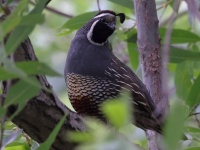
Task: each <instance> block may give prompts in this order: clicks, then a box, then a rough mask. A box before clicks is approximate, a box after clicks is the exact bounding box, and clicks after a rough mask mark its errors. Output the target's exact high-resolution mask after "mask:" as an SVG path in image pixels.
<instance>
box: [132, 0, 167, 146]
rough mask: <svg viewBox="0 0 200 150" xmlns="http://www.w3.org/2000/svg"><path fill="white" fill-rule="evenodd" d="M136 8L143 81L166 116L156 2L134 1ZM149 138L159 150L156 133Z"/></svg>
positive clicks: (150, 142) (150, 134)
mask: <svg viewBox="0 0 200 150" xmlns="http://www.w3.org/2000/svg"><path fill="white" fill-rule="evenodd" d="M134 7H135V13H136V22H137V29H138V37H137V38H138V41H137V44H138V49H139V52H140V61H141V66H142V73H143V80H144V83H145V84H146V87H147V89H148V90H149V92H150V94H151V96H152V98H153V100H154V102H155V104H156V105H157V108H158V110H157V112H159V113H162V114H163V115H164V114H165V110H166V108H168V102H166V101H162V90H161V87H162V77H161V75H162V74H161V69H162V65H161V64H162V62H161V52H160V37H159V33H158V18H157V12H156V4H155V0H134ZM160 119H161V118H160ZM147 136H148V140H149V149H150V150H157V149H158V148H157V146H156V143H155V133H152V132H147Z"/></svg>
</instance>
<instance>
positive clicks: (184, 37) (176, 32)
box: [159, 28, 200, 44]
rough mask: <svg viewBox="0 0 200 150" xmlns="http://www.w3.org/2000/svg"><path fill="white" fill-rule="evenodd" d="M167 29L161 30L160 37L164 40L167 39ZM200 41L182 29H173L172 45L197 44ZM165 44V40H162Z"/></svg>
mask: <svg viewBox="0 0 200 150" xmlns="http://www.w3.org/2000/svg"><path fill="white" fill-rule="evenodd" d="M166 31H167V29H165V28H160V30H159V32H160V36H161V38H162V39H164V38H165V35H166ZM198 41H200V37H199V36H198V35H197V34H195V33H192V32H190V31H186V30H182V29H173V31H172V35H171V43H172V44H179V43H195V42H198ZM162 42H164V40H162Z"/></svg>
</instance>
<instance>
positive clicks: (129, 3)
mask: <svg viewBox="0 0 200 150" xmlns="http://www.w3.org/2000/svg"><path fill="white" fill-rule="evenodd" d="M109 1H110V2H113V3H115V4H118V5H120V6H124V7H127V8H130V9H132V10H133V9H134V7H133V1H132V0H123V1H122V0H109Z"/></svg>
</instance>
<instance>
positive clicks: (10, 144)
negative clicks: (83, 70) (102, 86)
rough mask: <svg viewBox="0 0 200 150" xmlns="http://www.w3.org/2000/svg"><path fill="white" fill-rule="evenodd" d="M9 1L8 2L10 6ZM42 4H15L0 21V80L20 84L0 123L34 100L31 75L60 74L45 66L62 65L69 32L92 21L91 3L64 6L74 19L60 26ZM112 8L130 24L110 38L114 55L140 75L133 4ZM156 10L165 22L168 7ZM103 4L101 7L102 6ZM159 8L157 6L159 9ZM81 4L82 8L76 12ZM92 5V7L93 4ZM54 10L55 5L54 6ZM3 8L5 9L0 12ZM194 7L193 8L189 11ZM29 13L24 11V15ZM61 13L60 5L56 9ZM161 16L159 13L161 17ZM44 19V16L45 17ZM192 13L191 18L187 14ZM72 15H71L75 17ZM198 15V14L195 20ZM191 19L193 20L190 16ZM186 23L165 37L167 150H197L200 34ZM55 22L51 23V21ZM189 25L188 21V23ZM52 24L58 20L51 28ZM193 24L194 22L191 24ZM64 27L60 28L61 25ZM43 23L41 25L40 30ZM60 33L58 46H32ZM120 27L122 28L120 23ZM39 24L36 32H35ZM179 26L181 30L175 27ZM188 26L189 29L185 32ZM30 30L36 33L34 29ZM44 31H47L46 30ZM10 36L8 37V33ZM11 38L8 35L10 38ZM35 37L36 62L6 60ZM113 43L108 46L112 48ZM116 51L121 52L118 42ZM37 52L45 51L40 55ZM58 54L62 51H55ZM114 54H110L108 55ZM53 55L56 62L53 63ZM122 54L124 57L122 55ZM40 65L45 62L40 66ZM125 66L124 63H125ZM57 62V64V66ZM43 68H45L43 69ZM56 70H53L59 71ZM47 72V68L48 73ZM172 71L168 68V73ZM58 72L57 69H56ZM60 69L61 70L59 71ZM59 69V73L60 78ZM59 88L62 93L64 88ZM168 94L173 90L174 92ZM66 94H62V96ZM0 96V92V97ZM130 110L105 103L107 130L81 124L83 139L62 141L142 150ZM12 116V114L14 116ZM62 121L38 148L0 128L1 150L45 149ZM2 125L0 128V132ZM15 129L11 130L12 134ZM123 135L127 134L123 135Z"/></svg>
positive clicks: (106, 149) (126, 0)
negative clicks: (168, 40) (0, 133)
mask: <svg viewBox="0 0 200 150" xmlns="http://www.w3.org/2000/svg"><path fill="white" fill-rule="evenodd" d="M11 1H12V0H11ZM46 1H47V0H45V1H37V2H38V3H37V4H36V5H35V6H30V5H29V1H28V0H23V1H19V3H18V5H17V6H16V7H15V9H14V10H13V12H12V13H11V14H10V15H9V16H7V17H6V19H4V21H3V22H1V24H0V33H1V34H0V41H1V43H0V44H1V45H0V63H1V64H2V65H1V66H0V80H9V79H20V81H19V82H18V83H17V84H15V86H13V87H12V88H11V89H10V90H9V92H8V94H7V97H6V100H5V104H4V105H2V106H1V107H0V117H1V118H3V117H4V116H5V113H6V110H7V108H8V107H9V106H10V105H12V104H18V106H19V109H18V111H17V112H19V111H20V110H21V109H22V108H23V107H24V106H25V104H26V102H27V100H28V99H30V98H32V97H34V96H36V95H37V94H38V93H39V91H40V90H41V88H42V87H40V84H39V83H38V82H37V80H35V78H33V77H31V76H32V75H37V74H44V75H49V76H59V75H60V74H59V73H57V72H56V71H54V70H52V69H51V68H56V69H57V68H58V67H52V66H51V65H52V64H51V61H52V60H56V62H59V61H62V59H60V56H61V55H63V51H64V53H66V50H67V49H68V48H66V47H69V44H68V43H70V40H71V36H73V35H74V33H73V31H76V30H77V29H78V28H80V27H81V26H82V25H83V24H84V23H85V22H87V21H88V20H89V19H90V18H92V17H93V16H94V15H95V14H96V11H90V10H91V6H92V4H91V5H90V4H89V3H91V0H90V1H89V2H88V4H85V3H87V2H85V1H84V2H78V1H73V2H65V3H72V4H73V7H74V8H75V11H73V10H72V9H69V10H70V11H69V12H70V13H74V14H75V13H76V12H78V11H79V12H78V14H80V15H76V16H75V17H73V18H71V19H68V20H67V21H63V20H65V19H63V18H62V17H60V16H54V14H53V13H49V12H45V14H43V13H42V11H43V8H44V5H45V4H46ZM109 1H110V2H112V3H113V4H117V5H112V3H111V4H110V5H109V9H111V8H112V9H113V10H116V11H117V12H119V11H121V9H122V8H121V6H123V9H122V11H123V12H126V13H127V18H128V20H129V21H131V27H130V23H127V24H129V26H128V27H127V26H126V25H124V26H120V27H119V30H120V31H119V32H118V33H116V35H115V36H116V38H117V40H119V39H120V40H119V41H121V39H123V40H124V41H123V42H124V43H125V44H124V45H126V46H125V48H124V51H120V53H122V55H126V54H127V55H129V60H130V61H128V63H127V64H128V65H131V66H132V68H133V69H134V70H137V71H138V70H139V72H140V70H141V68H140V65H139V52H138V50H137V44H136V43H137V31H136V30H135V29H133V25H134V24H135V20H134V19H133V18H135V16H133V14H132V13H133V1H132V0H123V1H120V0H109ZM156 2H157V3H156V4H157V7H160V6H161V10H160V9H159V10H158V16H159V21H160V22H161V23H162V22H166V20H167V18H168V14H171V13H172V6H173V3H174V2H172V1H167V2H166V3H164V4H165V5H163V2H162V3H161V2H160V1H156ZM105 3H106V4H107V2H105ZM160 3H161V4H160ZM82 4H85V5H84V6H85V7H80V6H82ZM93 4H96V1H93ZM55 5H56V4H55ZM5 7H7V6H5ZM193 7H194V6H193ZM27 8H28V9H29V10H28V9H27ZM59 8H60V9H61V5H59ZM161 11H162V13H161ZM1 13H3V10H2V9H1ZM48 13H49V14H48ZM193 13H194V12H193ZM76 14H77V13H76ZM196 15H198V14H196ZM196 15H194V16H196ZM188 17H190V19H192V18H191V13H190V15H189V16H188V14H187V13H186V14H183V17H181V16H180V17H179V16H178V17H177V19H176V22H175V27H174V28H173V32H172V35H171V45H170V55H169V57H170V64H169V71H170V72H169V74H170V77H169V86H170V88H171V89H172V94H171V96H170V106H171V107H170V114H169V116H168V119H167V122H166V126H165V131H164V141H163V145H162V146H164V147H165V148H166V149H167V150H180V149H183V150H197V149H200V144H199V143H200V140H199V139H200V129H199V126H200V124H199V119H200V117H199V106H198V105H199V102H200V94H199V93H200V92H199V89H200V69H199V68H200V63H199V61H200V49H199V47H200V36H199V35H200V34H199V30H198V29H197V27H195V25H196V26H198V25H199V22H197V21H196V20H193V21H192V24H190V22H188V21H186V20H188ZM54 19H55V20H54ZM193 19H194V18H193ZM57 20H59V21H58V22H57ZM195 21H196V22H197V23H196V24H195ZM64 22H65V23H64ZM42 23H43V25H41V24H42ZM63 23H64V25H63V26H62V28H61V29H62V30H63V31H62V32H60V33H59V35H64V36H65V37H66V36H67V38H62V37H61V36H60V37H56V39H59V41H56V40H50V42H49V41H45V42H43V43H42V44H41V43H40V44H38V43H37V42H35V41H39V42H40V41H42V40H44V39H43V38H47V39H48V38H49V35H50V34H51V33H52V30H53V28H54V29H56V28H58V26H60V25H61V24H63ZM125 23H126V22H125ZM38 24H40V26H37V25H38ZM180 25H181V26H180ZM188 26H189V27H190V28H188ZM35 27H36V28H35ZM48 28H50V29H48ZM167 29H168V27H167V26H166V25H165V24H164V25H162V26H161V28H160V30H159V33H160V37H161V43H162V44H163V45H164V44H165V43H163V41H164V40H163V39H164V38H165V35H166V31H167ZM11 31H12V32H11ZM10 32H11V33H10ZM8 33H10V36H9V37H7V42H6V44H5V45H4V44H3V43H4V38H5V36H6V35H7V34H8ZM34 34H36V35H37V36H36V38H33V40H32V42H35V43H34V44H35V45H34V47H36V49H38V50H36V52H37V53H38V56H39V57H40V60H42V62H36V61H35V62H18V63H15V62H13V61H11V60H10V59H9V57H8V55H10V54H12V53H13V52H14V51H15V49H16V48H17V47H18V45H19V44H20V43H21V42H23V41H24V39H25V38H26V37H27V36H29V35H31V36H32V37H34V36H33V35H34ZM114 40H116V39H112V40H111V41H112V42H113V43H114V42H115V41H114ZM116 44H119V47H120V46H121V45H120V44H121V43H120V42H119V43H117V42H116ZM43 49H48V51H45V50H43ZM60 49H62V50H63V51H62V50H60ZM114 52H115V51H114ZM56 53H59V54H61V55H58V56H59V57H56ZM124 53H126V54H124ZM43 60H46V62H45V63H44V62H43ZM126 60H127V59H126ZM63 63H64V62H61V63H60V64H63ZM47 64H48V65H47ZM60 64H59V65H60ZM49 66H51V67H49ZM171 66H173V68H170V67H171ZM59 67H60V66H59ZM62 69H63V68H62ZM62 69H61V71H60V72H63V70H62ZM64 88H65V87H64ZM173 89H176V90H175V91H174V90H173ZM63 91H64V92H66V90H65V89H64V90H63ZM1 92H2V91H0V93H1ZM129 107H130V105H129V103H128V102H127V101H126V97H122V98H121V99H117V100H111V101H109V102H108V103H105V104H104V105H103V106H102V110H103V112H104V113H105V116H106V117H107V119H108V120H110V125H105V124H104V123H102V122H99V121H96V120H90V119H89V120H87V121H86V124H87V127H88V131H87V132H84V133H80V132H75V133H70V134H69V135H68V136H69V138H70V139H71V140H72V141H75V142H80V143H81V145H80V146H79V147H78V148H77V149H79V150H90V149H91V150H94V149H98V150H112V149H113V150H118V149H119V150H121V149H125V150H129V149H130V150H132V149H134V150H142V149H147V148H146V147H147V145H146V144H147V140H146V139H145V138H144V136H142V135H144V134H143V132H142V131H141V130H139V129H136V128H135V127H134V126H133V125H131V122H132V118H131V115H130V114H131V112H130V108H129ZM17 112H16V113H17ZM62 122H63V120H61V121H60V122H59V124H58V125H57V126H56V127H55V129H54V130H53V131H52V134H51V135H50V136H49V138H48V139H47V141H46V142H44V143H43V144H41V145H39V144H37V143H36V142H34V141H33V140H32V139H30V138H29V137H28V136H27V135H26V134H24V133H23V131H21V130H20V129H18V127H16V126H15V125H13V124H12V123H11V122H10V121H9V120H8V121H7V122H5V125H4V127H5V130H4V135H3V145H2V147H3V148H4V149H5V150H13V149H19V150H28V149H49V147H50V145H51V144H52V142H53V140H54V139H55V136H56V134H57V132H58V130H59V128H60V126H61V124H62ZM2 128H3V124H1V129H2ZM16 129H17V130H16ZM124 129H125V130H126V131H128V132H125V131H124ZM183 132H184V133H185V134H186V136H187V137H188V139H184V140H182V141H180V139H181V135H182V134H183Z"/></svg>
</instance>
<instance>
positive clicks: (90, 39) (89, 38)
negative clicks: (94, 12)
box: [87, 20, 104, 46]
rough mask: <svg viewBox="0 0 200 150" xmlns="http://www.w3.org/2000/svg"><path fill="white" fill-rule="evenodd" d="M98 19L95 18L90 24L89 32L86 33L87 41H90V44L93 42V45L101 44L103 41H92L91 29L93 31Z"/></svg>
mask: <svg viewBox="0 0 200 150" xmlns="http://www.w3.org/2000/svg"><path fill="white" fill-rule="evenodd" d="M98 21H99V20H96V21H95V22H94V23H93V24H92V26H91V28H90V30H89V32H88V33H87V39H88V41H89V42H90V43H92V44H94V45H98V46H102V45H103V44H104V43H95V42H94V41H92V34H93V33H92V31H93V29H94V26H95V25H96V23H97V22H98Z"/></svg>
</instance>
